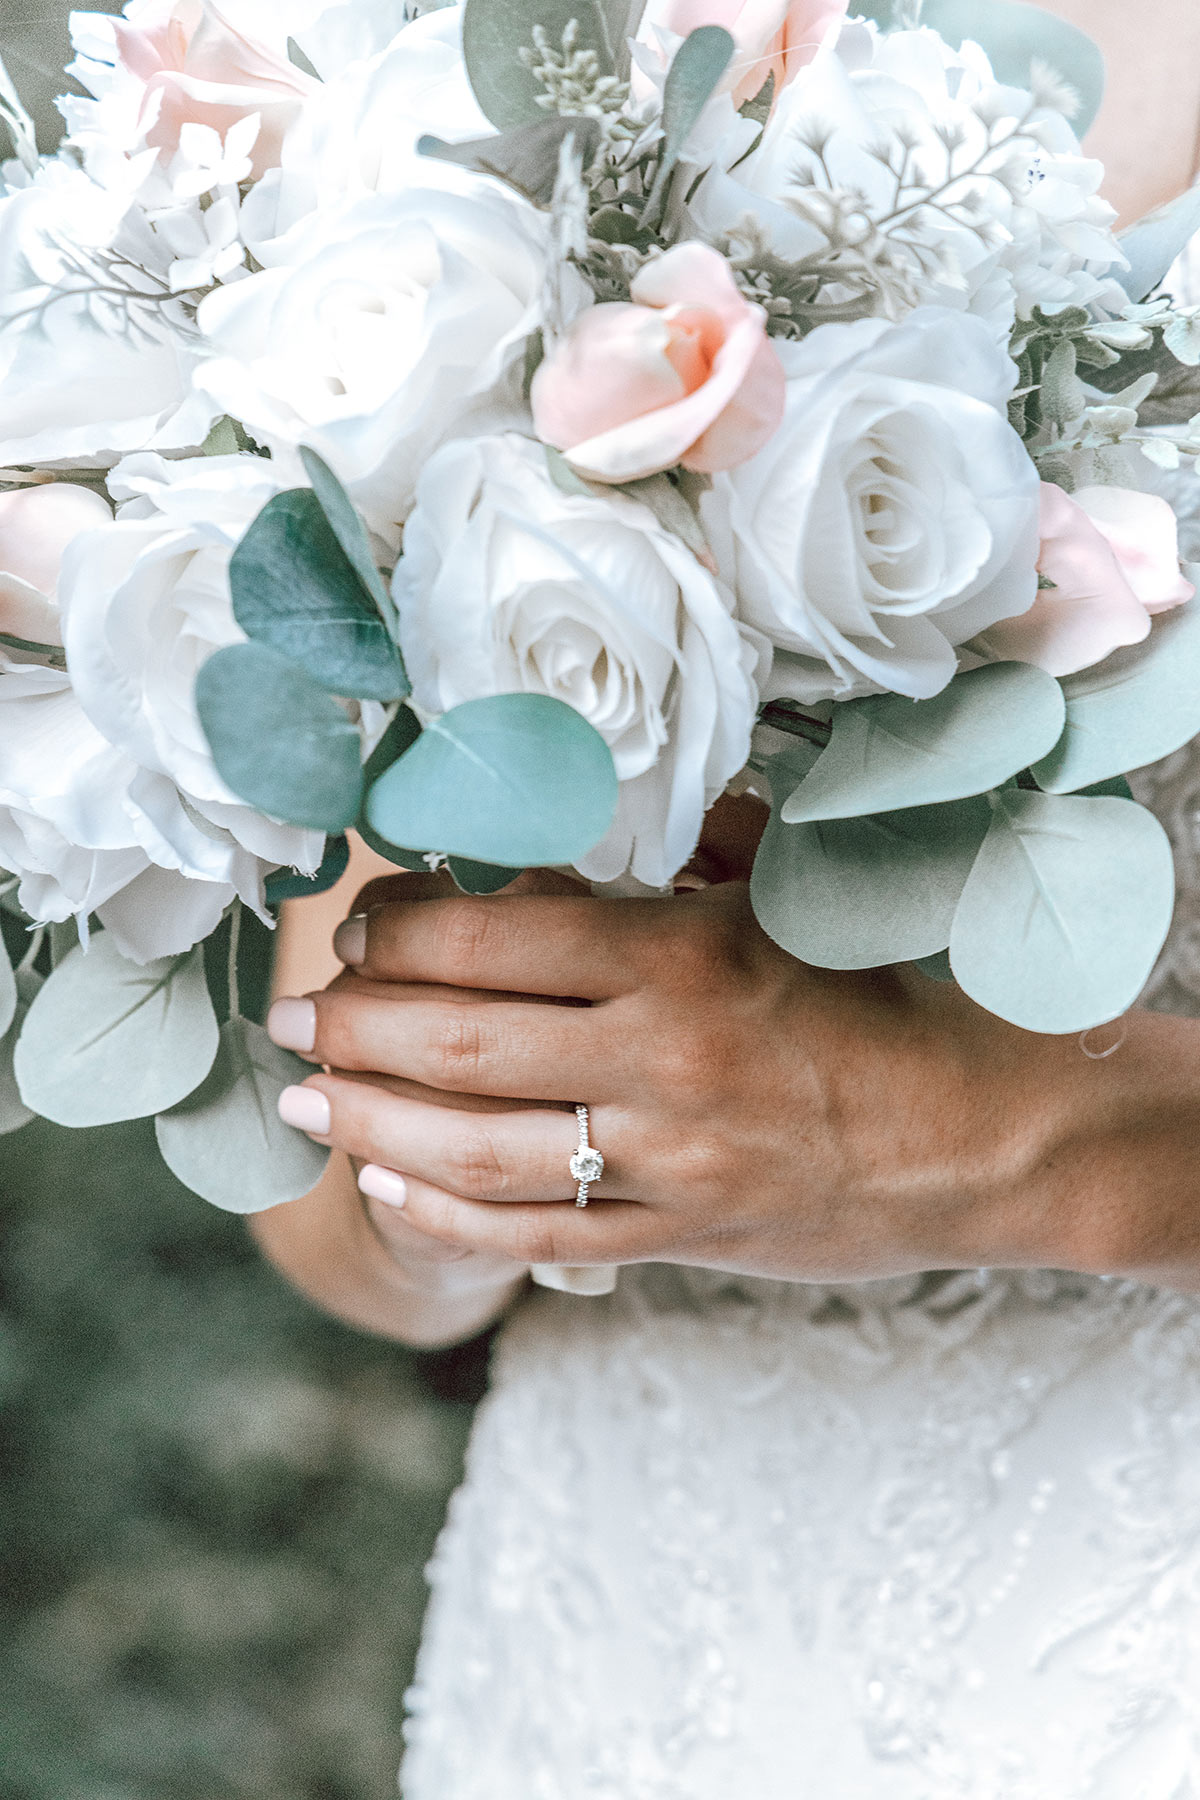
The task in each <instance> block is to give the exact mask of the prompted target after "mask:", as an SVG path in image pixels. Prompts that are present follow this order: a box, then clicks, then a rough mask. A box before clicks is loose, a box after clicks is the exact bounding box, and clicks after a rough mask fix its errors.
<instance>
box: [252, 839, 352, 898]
mask: <svg viewBox="0 0 1200 1800" xmlns="http://www.w3.org/2000/svg"><path fill="white" fill-rule="evenodd" d="M349 867H350V840H349V838H347V837H345V836H342V837H333V838H330V839H329V842H328V843H327V844H326V846H325V855H324V858H323V859H322V862H321V866H320V868H319V869H318V870H317V871H316V873H315V874H313V875H301V874H299V873H298V872H297V871H295V870H293V869H277V870H276V871H275V873H274V875H268V876H267V879H266V882H265V884H264V885H265V894H266V902H267V905H268V906H282V905H283V903H284V901H285V900H310V899H311V898H312V897H313V895H314V894H327V893H328V892H329V890H330V888H331V887H336V886H337V884H338V882H339V881H340V880H341V879H342V876H343V875H344V874H345V873H346V870H347V869H348V868H349Z"/></svg>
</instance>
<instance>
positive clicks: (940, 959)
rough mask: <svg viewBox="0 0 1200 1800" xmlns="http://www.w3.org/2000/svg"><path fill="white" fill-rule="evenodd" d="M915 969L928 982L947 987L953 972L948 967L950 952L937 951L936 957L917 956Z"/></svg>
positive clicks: (952, 978)
mask: <svg viewBox="0 0 1200 1800" xmlns="http://www.w3.org/2000/svg"><path fill="white" fill-rule="evenodd" d="M917 968H918V969H920V971H921V973H922V975H924V976H926V977H927V979H928V980H930V981H936V982H939V983H941V984H942V985H943V986H948V985H949V984H950V983H952V982H953V980H954V970H953V969H952V968H951V967H950V952H949V951H948V950H939V951H938V953H937V955H936V956H919V957H918V958H917Z"/></svg>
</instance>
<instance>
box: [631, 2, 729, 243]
mask: <svg viewBox="0 0 1200 1800" xmlns="http://www.w3.org/2000/svg"><path fill="white" fill-rule="evenodd" d="M736 47H737V46H736V45H735V43H734V41H733V38H732V36H731V35H730V33H729V32H728V31H726V30H725V29H724V27H723V26H721V25H701V26H699V27H698V28H697V29H696V30H695V31H692V32H689V33H688V35H687V37H685V38H684V40H683V42H682V44H680V46H679V48H678V50H677V51H676V52H675V57H674V61H673V62H672V63H671V67H670V68H669V69H668V70H667V79H666V84H665V86H664V88H663V101H662V131H663V142H662V151H661V154H660V158H659V164H658V173H657V174H656V175H655V177H654V186H653V187H652V188H651V190H650V194H649V197H648V199H647V201H646V205H645V209H644V210H643V213H642V219H641V222H642V224H645V223H646V222H647V221H648V220H650V219H653V218H655V217H656V216H657V213H658V210H659V208H660V206H661V205H662V201H663V196H664V194H665V193H666V188H667V183H668V181H669V180H670V179H671V176H672V174H673V173H674V171H675V165H676V163H677V162H678V161H679V158H680V157H681V156H682V154H683V152H684V150H685V148H686V147H687V141H688V139H689V138H690V137H691V135H692V132H693V131H694V130H695V129H696V126H697V124H698V123H699V120H700V115H701V113H702V112H703V111H704V109H705V107H706V106H707V105H708V103H709V101H710V100H711V98H712V96H713V94H714V93H715V91H716V89H717V86H718V83H719V82H720V80H721V77H722V76H723V75H724V73H725V71H726V69H728V67H729V65H730V63H731V62H732V61H733V54H734V51H735V49H736Z"/></svg>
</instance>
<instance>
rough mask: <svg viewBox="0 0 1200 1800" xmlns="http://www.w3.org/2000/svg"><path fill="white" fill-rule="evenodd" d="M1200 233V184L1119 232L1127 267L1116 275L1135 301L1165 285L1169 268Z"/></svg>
mask: <svg viewBox="0 0 1200 1800" xmlns="http://www.w3.org/2000/svg"><path fill="white" fill-rule="evenodd" d="M1197 232H1200V187H1190V188H1188V189H1187V191H1186V193H1183V194H1180V195H1179V197H1178V198H1177V199H1175V200H1172V201H1170V202H1169V204H1168V205H1166V206H1159V207H1156V209H1155V210H1154V212H1152V213H1149V214H1148V215H1147V216H1146V218H1144V219H1139V220H1138V222H1137V224H1136V225H1131V226H1130V227H1129V229H1128V230H1127V231H1123V232H1121V234H1120V245H1121V249H1122V250H1123V251H1124V252H1125V256H1126V258H1127V260H1128V262H1129V267H1128V269H1114V270H1113V274H1114V275H1115V276H1116V278H1117V280H1118V281H1119V282H1120V283H1121V286H1122V287H1123V288H1124V289H1125V292H1126V293H1127V294H1128V295H1129V298H1130V299H1131V300H1134V301H1142V300H1145V299H1146V297H1147V296H1148V295H1149V294H1152V293H1154V291H1155V289H1156V288H1159V287H1161V286H1162V283H1163V281H1164V280H1165V278H1166V274H1167V271H1168V269H1169V268H1170V267H1171V264H1172V263H1173V262H1174V261H1175V259H1176V257H1178V256H1179V255H1180V253H1181V252H1182V251H1183V250H1186V248H1187V246H1188V245H1189V244H1190V243H1191V241H1192V239H1193V238H1194V237H1195V236H1196V234H1197Z"/></svg>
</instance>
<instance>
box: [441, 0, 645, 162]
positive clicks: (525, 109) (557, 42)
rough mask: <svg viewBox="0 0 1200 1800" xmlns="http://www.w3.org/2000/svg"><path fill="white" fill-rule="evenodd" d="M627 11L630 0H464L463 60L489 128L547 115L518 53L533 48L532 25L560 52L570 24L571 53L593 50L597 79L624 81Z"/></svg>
mask: <svg viewBox="0 0 1200 1800" xmlns="http://www.w3.org/2000/svg"><path fill="white" fill-rule="evenodd" d="M629 11H630V8H629V0H466V5H465V6H464V8H463V58H464V61H465V62H466V65H467V74H468V76H469V77H470V81H471V86H472V88H473V89H474V90H475V98H476V99H477V100H478V102H479V104H480V107H481V108H482V109H483V111H484V113H485V114H486V115H487V117H488V118H489V119H490V120H491V121H492V124H493V125H495V126H496V127H497V128H498V129H499V130H500V131H506V130H508V129H509V128H510V127H511V126H513V125H524V124H528V123H531V122H532V121H533V120H535V119H544V118H545V117H546V109H545V107H543V106H539V105H538V101H539V100H540V99H541V98H542V97H543V96H544V95H545V92H546V90H545V88H544V87H543V86H542V85H541V83H540V82H539V81H538V80H537V79H536V78H535V77H534V75H533V74H532V73H531V72H530V70H528V69H527V68H526V67H525V65H524V63H523V62H522V61H521V51H522V50H525V49H532V47H533V33H534V27H535V26H538V25H540V26H541V27H542V29H543V30H544V31H545V33H546V36H547V38H548V39H549V42H550V46H551V48H552V49H554V50H560V49H561V46H562V41H563V33H564V31H565V30H566V29H567V27H568V25H570V24H571V23H572V22H574V23H575V24H576V25H577V26H578V38H577V40H576V49H578V50H590V51H592V53H593V54H594V56H595V58H596V62H597V66H598V70H599V73H600V74H601V75H614V74H615V75H620V76H622V77H623V76H624V75H625V74H626V73H627V72H628V69H629V50H628V46H627V42H626V40H627V35H628V24H629Z"/></svg>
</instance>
